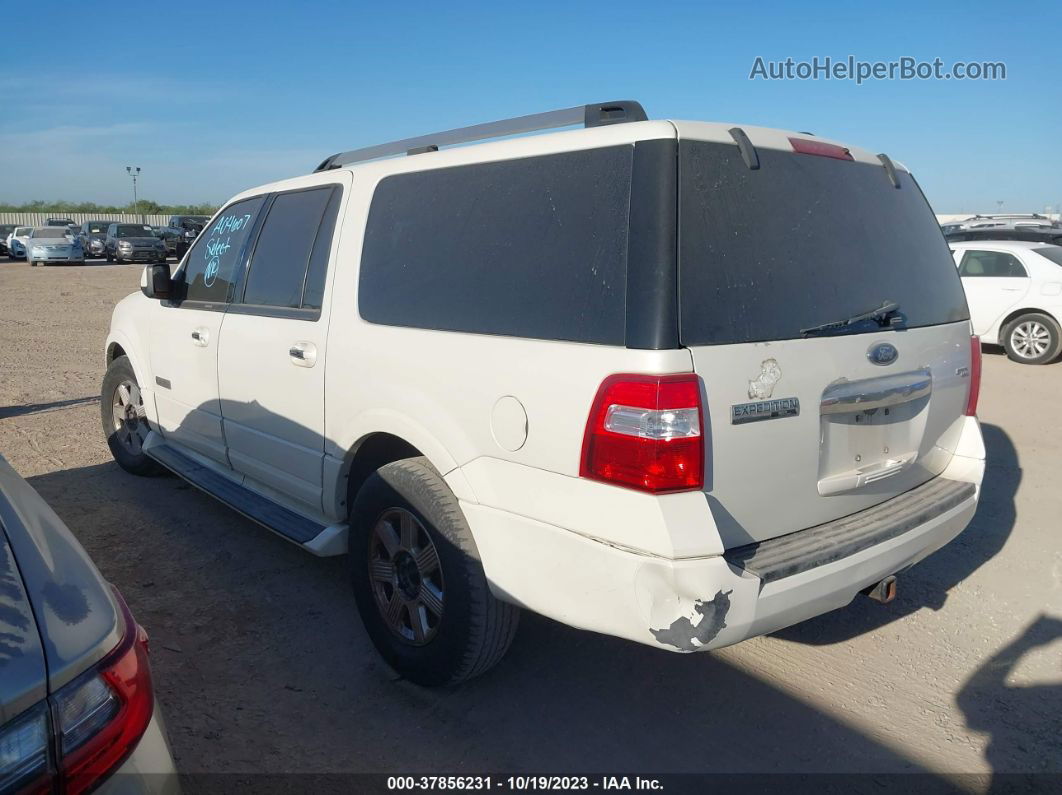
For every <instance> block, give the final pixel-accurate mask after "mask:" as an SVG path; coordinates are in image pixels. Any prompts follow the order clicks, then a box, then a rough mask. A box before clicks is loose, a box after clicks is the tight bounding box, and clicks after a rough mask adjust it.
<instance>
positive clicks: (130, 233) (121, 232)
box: [114, 224, 154, 237]
mask: <svg viewBox="0 0 1062 795" xmlns="http://www.w3.org/2000/svg"><path fill="white" fill-rule="evenodd" d="M114 236H115V237H154V235H153V234H152V233H151V227H150V226H136V225H134V224H118V227H117V228H116V229H115V232H114Z"/></svg>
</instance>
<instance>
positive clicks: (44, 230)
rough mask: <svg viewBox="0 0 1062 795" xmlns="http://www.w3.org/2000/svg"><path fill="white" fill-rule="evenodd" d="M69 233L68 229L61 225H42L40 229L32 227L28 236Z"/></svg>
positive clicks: (58, 235) (65, 234)
mask: <svg viewBox="0 0 1062 795" xmlns="http://www.w3.org/2000/svg"><path fill="white" fill-rule="evenodd" d="M69 234H70V230H69V229H66V228H65V227H62V226H44V227H41V228H40V229H34V230H33V231H32V232H31V233H30V237H33V238H37V237H66V236H67V235H69Z"/></svg>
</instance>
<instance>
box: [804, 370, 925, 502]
mask: <svg viewBox="0 0 1062 795" xmlns="http://www.w3.org/2000/svg"><path fill="white" fill-rule="evenodd" d="M931 394H932V379H931V377H930V375H929V372H928V371H926V370H920V371H915V372H912V373H900V374H896V375H890V376H886V377H883V378H875V379H867V380H865V381H841V382H837V383H835V384H831V385H830V387H828V388H827V389H826V391H825V392H824V393H823V398H822V401H821V403H820V417H819V427H820V436H819V472H818V492H819V494H821V495H823V496H828V495H832V494H843V493H847V492H853V491H857V490H859V489H862V488H864V487H866V486H869V485H870V484H872V483H877V482H879V481H882V480H885V479H887V478H891V477H894V476H895V475H898V474H900V473H901V472H903V471H905V470H906V469H907V468H908V467H910V466H911V465H912V464H913V463H914V462H915V460H916V459H917V458H918V450H919V448H920V446H921V443H922V436H923V433H924V431H925V425H926V418H927V416H928V413H929V412H928V409H929V401H930V397H931Z"/></svg>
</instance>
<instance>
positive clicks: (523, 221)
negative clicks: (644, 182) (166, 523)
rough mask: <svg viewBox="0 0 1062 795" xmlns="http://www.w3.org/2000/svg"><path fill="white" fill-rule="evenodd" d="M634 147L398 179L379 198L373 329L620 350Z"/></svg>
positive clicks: (370, 239) (371, 237) (363, 295)
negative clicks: (499, 337) (616, 347)
mask: <svg viewBox="0 0 1062 795" xmlns="http://www.w3.org/2000/svg"><path fill="white" fill-rule="evenodd" d="M633 151H634V147H633V146H618V147H610V148H604V149H591V150H586V151H581V152H566V153H562V154H555V155H546V156H541V157H533V158H524V159H519V160H508V161H502V162H495V163H478V164H475V165H469V166H458V167H454V168H445V169H436V170H431V171H422V172H417V173H412V174H399V175H395V176H391V177H387V178H386V179H384V180H382V181H381V182H380V184H379V186H378V187H377V188H376V192H375V195H374V196H373V201H372V206H371V208H370V211H369V218H368V222H367V227H366V231H365V242H364V246H363V253H362V261H361V273H360V277H359V300H358V303H359V310H360V312H361V316H362V317H363V318H365V319H366V320H368V321H370V322H373V323H383V324H389V325H397V326H412V327H417V328H431V329H440V330H447V331H466V332H472V333H477V334H500V335H509V336H516V337H530V338H535V339H557V340H571V341H576V342H592V343H602V344H612V345H622V344H623V342H624V327H625V301H626V275H627V229H628V214H629V208H630V185H631V163H632V157H633Z"/></svg>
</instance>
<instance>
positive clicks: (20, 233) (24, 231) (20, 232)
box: [15, 226, 33, 237]
mask: <svg viewBox="0 0 1062 795" xmlns="http://www.w3.org/2000/svg"><path fill="white" fill-rule="evenodd" d="M32 231H33V227H31V226H20V227H18V228H17V229H16V230H15V237H25V236H26V235H28V234H29V233H30V232H32Z"/></svg>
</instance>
